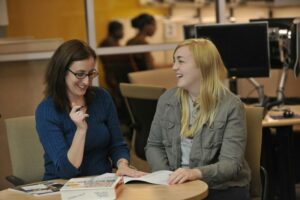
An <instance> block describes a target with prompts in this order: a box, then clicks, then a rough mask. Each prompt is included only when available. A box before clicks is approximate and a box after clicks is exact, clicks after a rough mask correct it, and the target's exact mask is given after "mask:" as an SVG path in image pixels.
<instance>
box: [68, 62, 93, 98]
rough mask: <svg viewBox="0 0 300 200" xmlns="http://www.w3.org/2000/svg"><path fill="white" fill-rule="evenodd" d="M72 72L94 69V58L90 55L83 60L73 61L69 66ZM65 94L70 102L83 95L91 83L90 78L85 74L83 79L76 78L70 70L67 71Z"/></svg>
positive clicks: (86, 71)
mask: <svg viewBox="0 0 300 200" xmlns="http://www.w3.org/2000/svg"><path fill="white" fill-rule="evenodd" d="M69 69H70V70H71V71H73V72H74V73H82V72H83V73H86V74H87V73H89V72H91V71H93V70H94V69H95V60H94V58H93V57H90V58H88V59H85V60H79V61H74V62H73V63H72V64H71V66H70V68H69ZM65 80H66V86H67V95H68V98H69V100H70V101H71V102H72V101H73V100H76V99H81V98H83V97H84V95H85V93H86V91H87V89H88V87H89V86H90V85H91V84H92V78H90V77H89V76H86V77H85V78H83V79H78V78H77V77H76V76H75V75H74V74H73V73H72V72H70V71H68V72H67V74H66V78H65Z"/></svg>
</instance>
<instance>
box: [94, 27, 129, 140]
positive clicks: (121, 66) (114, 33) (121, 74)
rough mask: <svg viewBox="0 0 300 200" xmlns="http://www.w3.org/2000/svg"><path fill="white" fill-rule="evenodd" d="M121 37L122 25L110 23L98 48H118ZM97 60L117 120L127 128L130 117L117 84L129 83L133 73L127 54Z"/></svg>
mask: <svg viewBox="0 0 300 200" xmlns="http://www.w3.org/2000/svg"><path fill="white" fill-rule="evenodd" d="M123 36H124V28H123V25H122V24H121V23H120V22H118V21H111V22H110V23H109V24H108V34H107V37H106V38H105V39H104V40H103V41H102V42H100V44H99V47H119V46H120V40H121V39H122V38H123ZM99 58H100V61H101V62H102V64H103V69H104V73H105V76H104V77H105V82H106V83H107V86H108V88H109V92H110V94H111V95H112V97H113V100H114V102H115V105H116V107H117V111H118V117H119V120H120V121H121V123H122V124H123V125H125V126H129V124H130V117H129V113H128V111H127V108H126V104H125V102H124V99H123V97H122V95H121V91H120V88H119V84H120V83H129V79H128V73H130V72H133V71H135V70H134V69H132V60H131V58H130V56H129V55H128V54H113V55H103V56H99ZM129 134H130V133H125V135H129ZM129 137H130V136H129Z"/></svg>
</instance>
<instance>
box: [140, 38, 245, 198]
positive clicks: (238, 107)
mask: <svg viewBox="0 0 300 200" xmlns="http://www.w3.org/2000/svg"><path fill="white" fill-rule="evenodd" d="M173 70H174V72H175V73H176V78H177V88H173V89H170V90H168V91H166V92H165V93H164V94H163V95H162V96H161V97H160V99H159V101H158V105H157V110H156V113H155V116H154V119H153V122H152V126H151V130H150V134H149V138H148V143H147V146H146V157H147V161H148V163H149V165H150V167H151V169H152V171H157V170H172V171H174V172H173V173H172V174H171V175H170V177H169V184H180V183H183V182H186V181H192V180H197V179H201V180H204V181H205V182H206V183H207V184H208V185H209V192H208V193H209V195H208V198H207V199H209V200H217V199H222V200H227V199H228V200H232V199H239V200H246V199H247V200H248V199H250V198H249V190H248V187H249V183H250V169H249V166H248V164H247V162H246V160H245V157H244V153H245V146H246V140H247V139H246V138H247V133H246V124H245V112H244V105H243V103H242V102H241V101H240V99H239V98H238V97H236V96H235V95H234V94H232V93H231V92H230V91H228V89H226V87H225V86H224V84H223V79H224V78H225V77H226V68H225V66H224V64H223V61H222V59H221V56H220V54H219V52H218V50H217V48H216V47H215V45H214V44H213V43H212V42H211V41H209V40H207V39H203V38H200V39H190V40H186V41H183V42H182V43H180V44H179V45H178V46H177V48H176V49H175V51H174V54H173ZM174 75H175V74H174Z"/></svg>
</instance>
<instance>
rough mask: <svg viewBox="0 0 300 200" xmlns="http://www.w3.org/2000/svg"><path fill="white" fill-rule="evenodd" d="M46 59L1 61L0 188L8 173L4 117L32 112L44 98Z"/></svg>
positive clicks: (9, 167) (8, 159)
mask: <svg viewBox="0 0 300 200" xmlns="http://www.w3.org/2000/svg"><path fill="white" fill-rule="evenodd" d="M47 63H48V61H47V60H38V61H26V62H24V61H20V62H1V63H0V91H1V96H0V114H1V115H2V117H1V118H0V152H1V153H0V189H3V188H5V187H8V186H9V184H8V182H7V181H6V180H5V179H4V177H5V176H7V175H10V174H11V165H10V158H9V154H8V152H9V151H8V146H7V138H6V134H5V133H6V131H5V126H4V119H6V118H11V117H18V116H27V115H33V114H34V111H35V108H36V106H37V105H38V103H39V102H40V101H41V99H42V98H43V90H44V85H43V79H44V71H45V69H46V65H47Z"/></svg>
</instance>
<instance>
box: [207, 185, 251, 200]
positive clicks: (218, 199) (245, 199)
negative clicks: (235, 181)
mask: <svg viewBox="0 0 300 200" xmlns="http://www.w3.org/2000/svg"><path fill="white" fill-rule="evenodd" d="M206 200H250V193H249V189H248V188H247V187H230V188H228V189H226V190H215V189H209V191H208V197H207V198H206Z"/></svg>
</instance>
